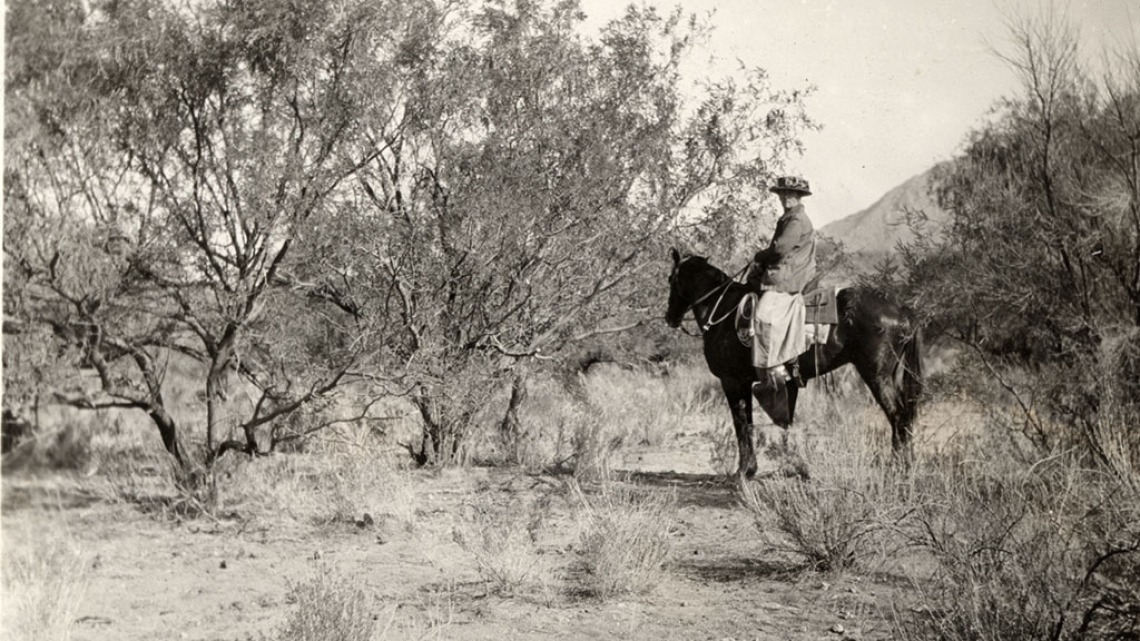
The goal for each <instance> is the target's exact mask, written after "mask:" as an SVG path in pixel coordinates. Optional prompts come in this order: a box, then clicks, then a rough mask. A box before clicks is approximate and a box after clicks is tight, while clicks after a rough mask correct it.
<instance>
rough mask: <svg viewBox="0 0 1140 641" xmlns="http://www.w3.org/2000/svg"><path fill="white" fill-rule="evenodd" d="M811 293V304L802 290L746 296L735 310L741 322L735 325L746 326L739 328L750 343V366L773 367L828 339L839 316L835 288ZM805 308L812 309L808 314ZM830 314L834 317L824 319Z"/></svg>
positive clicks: (743, 338)
mask: <svg viewBox="0 0 1140 641" xmlns="http://www.w3.org/2000/svg"><path fill="white" fill-rule="evenodd" d="M810 296H811V298H810V300H811V301H812V302H813V306H812V308H809V307H808V306H807V301H806V300H805V298H806V297H805V296H803V295H801V294H785V293H782V292H773V291H769V292H765V293H764V295H763V296H756V295H755V294H749V295H747V296H745V298H744V300H742V301H741V303H740V308H739V310H738V312H739V317H738V320H742V321H744V324H742V325H738V327H739V328H740V329H741V330H744V328H747V331H741V340H742V341H744V342H745V344H748V343H751V345H752V364H753V366H755V367H775V366H777V365H781V364H783V363H787V362H788V361H791V360H793V359H795V358H797V357H799V355H800V354H802V353H804V352H806V351H807V348H808V346H810V345H815V344H824V343H826V342H827V339H828V336H829V335H830V334H831V325H833V324H836V322H837V320H838V318H837V316H838V314H837V311H836V310H837V306H836V304H835V290H819V291H816V292H812V293H811V294H810ZM808 309H814V311H813V312H812V314H813V316H812V317H811V318H808V313H809V312H808ZM831 318H835V319H836V320H833V321H831V322H825V321H826V320H827V319H831ZM745 319H747V320H745ZM820 319H824V321H821V320H820Z"/></svg>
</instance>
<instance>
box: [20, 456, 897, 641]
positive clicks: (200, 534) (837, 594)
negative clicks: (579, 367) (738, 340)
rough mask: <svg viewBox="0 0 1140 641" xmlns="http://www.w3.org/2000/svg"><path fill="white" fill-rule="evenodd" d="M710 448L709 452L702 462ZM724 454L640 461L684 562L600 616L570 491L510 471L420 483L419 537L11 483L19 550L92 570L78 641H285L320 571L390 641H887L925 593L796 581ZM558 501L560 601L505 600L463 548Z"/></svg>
mask: <svg viewBox="0 0 1140 641" xmlns="http://www.w3.org/2000/svg"><path fill="white" fill-rule="evenodd" d="M702 447H703V448H704V449H703V450H702V449H701V448H702ZM708 460H709V456H708V445H707V442H706V443H704V444H703V445H701V444H698V443H696V442H695V441H694V442H693V443H691V444H690V443H684V442H680V443H678V442H674V443H669V444H666V445H663V446H661V447H658V448H648V447H643V448H639V449H633V450H630V451H627V452H625V453H624V460H623V462H622V464H621V467H623V468H625V471H626V472H628V473H630V475H629V476H628V477H627V480H626V481H625V482H628V483H632V484H635V485H637V486H640V487H644V488H648V489H651V490H652V491H660V492H675V494H676V499H677V505H678V508H677V511H676V517H675V518H676V523H675V524H674V529H675V535H674V550H673V555H672V559H671V561H670V563H669V566H668V572H667V574H666V578H665V579H664V580H663V581H662V582H661V584H660V585H659V586H658V587H657V588H656V589H655V590H653V591H652V592H651V593H649V594H647V595H638V596H628V597H622V598H617V599H610V600H605V601H602V600H599V599H597V598H594V597H590V596H585V595H583V594H582V593H581V590H580V589H576V588H575V582H574V578H573V576H572V572H571V570H570V569H569V568H571V567H572V565H573V563H572V562H573V558H574V555H575V552H574V545H575V543H576V540H577V535H578V531H577V528H576V525H575V523H574V513H575V512H574V509H573V506H572V505H571V504H570V498H569V497H568V495H567V493H565V492H560V491H559V488H562V487H564V483H565V481H566V479H565V478H563V477H550V476H532V475H527V474H522V473H519V472H516V471H511V470H504V469H487V468H470V469H459V470H446V471H443V472H435V473H431V472H410V474H413V475H414V478H413V481H412V483H413V484H414V486H415V489H416V495H417V496H419V497H420V499H421V501H422V503H421V504H420V506H419V509H418V510H417V512H416V520H415V523H414V526H413V527H411V528H407V527H402V526H398V525H396V524H395V523H393V522H390V521H388V520H385V519H383V518H380V519H377V521H376V522H375V523H373V524H368V525H363V524H359V525H354V524H351V523H339V524H331V525H325V526H320V527H296V526H291V527H285V526H283V527H280V528H278V527H274V526H272V525H266V524H264V523H261V524H260V525H257V526H253V525H251V521H250V520H246V519H243V518H242V515H241V514H229V515H226V517H225V518H221V519H220V520H213V519H209V518H205V517H199V518H195V519H191V520H184V521H180V520H177V519H172V518H169V517H159V516H156V515H154V514H146V513H143V512H142V511H140V509H139V507H138V506H136V505H132V504H129V503H109V502H107V501H105V500H103V499H100V498H99V497H97V496H96V495H95V494H94V493H92V492H89V491H85V490H84V489H83V487H84V481H83V479H75V478H51V479H45V478H43V477H38V478H19V477H17V478H5V480H4V484H3V535H4V545H5V548H6V549H8V550H12V549H18V548H19V547H21V546H29V545H35V544H36V541H37V539H38V538H39V537H41V536H42V533H43V532H45V531H51V532H54V533H60V532H64V533H66V535H67V536H68V537H69V538H70V540H71V541H72V542H73V543H74V545H75V547H76V548H78V549H80V550H82V553H83V555H84V558H85V559H86V560H87V562H89V563H90V571H89V572H88V577H87V579H86V580H87V588H86V591H85V594H84V596H83V598H82V601H81V602H80V604H79V605H78V610H77V623H76V625H75V627H74V630H73V636H72V638H73V639H77V640H96V639H119V640H135V639H137V640H143V639H148V640H149V639H249V638H261V636H262V635H266V638H271V636H272V633H273V631H274V630H275V629H276V628H277V627H278V626H280V625H281V624H282V622H283V621H284V619H285V616H286V614H287V612H288V611H289V607H290V604H289V603H288V602H287V595H288V592H289V588H290V585H292V584H294V583H297V582H302V581H305V580H307V579H310V578H312V577H313V576H314V575H315V573H316V572H317V571H318V570H319V569H320V568H321V566H331V567H333V568H335V569H336V571H337V572H338V573H341V574H343V575H345V576H349V577H352V580H353V581H355V582H357V583H358V584H359V585H360V586H362V587H363V588H365V590H366V591H368V592H369V593H371V594H374V595H375V596H376V597H377V598H376V606H375V612H374V613H373V616H374V618H375V619H376V620H377V621H378V622H379V624H380V628H381V629H382V631H383V636H381V638H389V639H403V638H413V639H418V638H443V639H544V638H550V639H716V640H725V639H844V638H853V639H882V638H889V637H890V636H891V635H890V632H891V624H890V621H891V612H892V607H902V606H900V605H899V604H900V603H902V602H905V600H906V594H907V592H908V588H907V586H906V585H905V584H904V582H903V581H901V580H900V579H898V578H892V577H891V576H889V575H886V574H881V575H877V576H867V575H859V574H856V573H849V574H846V575H841V576H837V575H821V574H818V573H815V572H810V571H806V570H802V569H796V568H795V566H794V564H793V563H792V562H791V560H790V559H789V558H788V557H786V556H781V555H780V554H777V553H774V552H773V551H772V550H770V549H766V547H765V544H763V543H762V542H761V540H760V537H758V536H757V530H756V527H755V525H754V524H753V521H752V518H751V516H750V515H749V513H748V512H747V511H745V510H744V509H743V508H742V507H741V506H740V505H739V503H738V502H737V498H736V491H735V489H734V486H733V484H732V483H729V482H727V481H726V479H725V478H724V477H722V476H718V475H716V474H713V473H711V465H710V464H709V463H708ZM476 495H478V496H480V497H482V498H483V500H488V498H489V499H490V500H494V501H503V502H510V501H515V500H519V499H521V500H524V501H525V500H531V499H534V498H536V497H538V496H541V495H549V496H551V497H552V499H551V502H550V508H549V513H548V515H547V518H546V520H545V523H544V525H543V527H542V529H541V537H540V539H539V546H540V547H539V549H540V550H541V551H542V552H543V553H544V554H549V555H552V557H551V558H553V559H554V562H553V564H552V566H553V567H555V568H557V569H556V570H555V571H554V572H553V574H554V575H553V576H551V577H550V581H549V584H548V585H547V586H546V587H545V589H541V590H534V591H532V593H529V594H523V595H519V596H510V597H507V596H498V595H493V594H490V593H489V592H488V589H487V584H486V583H484V582H483V581H482V580H481V579H480V577H479V574H478V573H477V570H476V565H475V563H474V561H473V559H472V557H471V555H470V554H469V553H468V552H467V551H465V550H463V549H462V548H461V547H460V546H459V545H458V544H457V543H456V542H455V541H454V538H453V536H452V530H453V527H454V523H455V518H454V515H455V513H456V512H457V510H458V509H460V507H461V506H462V505H463V504H464V502H465V501H469V500H470V499H471V497H472V496H476Z"/></svg>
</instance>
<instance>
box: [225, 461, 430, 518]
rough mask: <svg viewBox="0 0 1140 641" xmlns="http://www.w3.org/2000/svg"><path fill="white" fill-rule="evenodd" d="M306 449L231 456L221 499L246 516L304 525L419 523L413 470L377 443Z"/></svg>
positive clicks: (227, 462) (229, 507)
mask: <svg viewBox="0 0 1140 641" xmlns="http://www.w3.org/2000/svg"><path fill="white" fill-rule="evenodd" d="M306 449H307V451H306V452H305V453H298V454H283V455H272V456H266V457H258V458H254V459H247V458H245V457H234V458H233V459H231V460H229V461H226V466H227V470H226V471H225V473H224V476H225V479H224V481H222V490H221V496H222V498H221V500H222V501H224V502H225V506H226V507H225V509H226V510H227V511H229V510H233V511H235V512H237V513H238V514H239V515H240V516H242V517H244V518H252V519H255V520H261V521H266V522H268V523H280V521H281V520H282V519H287V520H291V521H293V522H295V523H298V524H306V523H308V524H316V525H327V524H332V523H349V524H361V523H365V524H371V523H372V522H380V521H381V520H384V521H389V522H390V523H392V524H394V525H396V526H398V527H399V529H402V530H404V531H411V530H413V529H414V528H415V525H416V522H417V508H418V496H417V493H416V489H415V485H414V480H413V479H412V477H411V475H412V473H411V472H410V471H409V470H405V469H402V468H401V467H400V464H399V462H398V461H397V460H396V459H395V457H394V456H393V455H392V454H390V453H385V452H382V451H379V450H378V449H377V448H370V447H356V446H337V447H331V446H328V445H319V444H314V445H311V446H310V447H308V448H306Z"/></svg>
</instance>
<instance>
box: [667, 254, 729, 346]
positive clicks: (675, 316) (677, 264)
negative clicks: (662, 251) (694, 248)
mask: <svg viewBox="0 0 1140 641" xmlns="http://www.w3.org/2000/svg"><path fill="white" fill-rule="evenodd" d="M669 254H670V256H672V258H673V270H672V271H671V272H670V273H669V308H668V309H666V310H665V322H666V323H668V324H669V327H673V328H676V327H680V326H681V321H682V320H684V318H685V313H686V312H688V311H689V310H690V309H692V307H693V305H695V304H696V303H697V301H699V300H700V299H701V297H702V296H704V295H705V294H707V293H708V292H709V291H711V290H712V289H713V288H714V287H716V285H717V283H716V282H715V278H714V272H715V273H720V270H717V269H716V268H715V267H713V266H712V265H710V264H709V263H708V261H707V260H705V258H704V257H703V256H693V255H689V254H686V255H682V254H681V253H680V252H678V251H677V250H676V249H671V250H669Z"/></svg>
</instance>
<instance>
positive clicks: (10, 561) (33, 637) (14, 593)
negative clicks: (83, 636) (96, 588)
mask: <svg viewBox="0 0 1140 641" xmlns="http://www.w3.org/2000/svg"><path fill="white" fill-rule="evenodd" d="M32 540H33V541H34V543H31V544H29V545H24V546H20V547H15V546H13V545H12V543H11V538H10V537H9V540H8V542H7V543H6V544H5V545H4V554H3V587H4V589H3V597H2V599H0V601H2V602H3V604H4V607H3V609H2V612H3V616H0V629H2V630H3V631H4V638H6V639H12V640H13V641H16V640H20V641H24V640H27V641H38V640H40V639H43V640H44V641H48V640H50V641H55V640H57V639H67V638H69V637H70V636H71V631H72V629H73V627H74V625H75V619H76V613H77V612H78V610H79V604H80V603H81V602H82V599H83V595H84V593H85V592H86V590H87V573H88V570H89V567H90V565H89V560H88V559H87V558H85V557H84V556H83V554H81V553H80V552H79V551H78V550H77V549H76V548H75V547H74V545H72V544H71V543H70V542H68V541H66V540H64V539H62V538H59V537H53V536H50V535H49V536H47V537H46V538H45V537H43V536H39V537H37V538H34V539H32Z"/></svg>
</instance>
